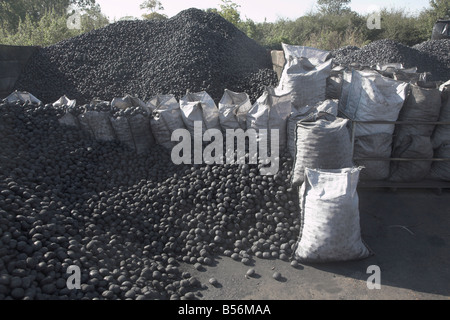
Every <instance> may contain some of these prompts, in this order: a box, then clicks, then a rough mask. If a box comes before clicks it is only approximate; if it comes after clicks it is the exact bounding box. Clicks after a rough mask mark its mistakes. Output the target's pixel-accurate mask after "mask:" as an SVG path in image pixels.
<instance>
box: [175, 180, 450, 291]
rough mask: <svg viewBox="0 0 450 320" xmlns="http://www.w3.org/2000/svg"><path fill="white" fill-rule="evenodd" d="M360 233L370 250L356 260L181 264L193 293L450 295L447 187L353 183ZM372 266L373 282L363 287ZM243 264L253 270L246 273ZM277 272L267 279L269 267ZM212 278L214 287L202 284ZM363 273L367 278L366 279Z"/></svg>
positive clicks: (449, 192)
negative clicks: (195, 281)
mask: <svg viewBox="0 0 450 320" xmlns="http://www.w3.org/2000/svg"><path fill="white" fill-rule="evenodd" d="M358 193H359V196H360V216H361V232H362V238H363V240H364V241H365V243H366V244H367V246H368V247H369V248H370V250H371V251H372V252H373V255H372V256H370V257H369V258H366V259H364V260H360V261H351V262H340V263H326V264H300V265H299V266H298V267H297V268H294V267H292V266H291V265H290V262H287V261H282V260H279V259H278V260H268V259H258V258H254V259H255V260H253V263H252V265H251V266H246V265H244V264H242V263H241V262H236V261H234V260H232V259H231V258H228V257H219V258H218V259H217V264H216V265H215V266H212V267H208V268H206V269H204V270H202V271H197V270H195V269H194V267H193V266H191V265H183V266H182V267H183V268H184V269H185V270H188V271H189V272H190V273H191V274H192V275H194V276H196V277H198V278H199V279H200V280H201V282H202V283H204V284H206V285H207V288H206V289H204V290H201V291H200V292H199V296H198V298H199V299H200V300H450V190H443V191H442V193H441V194H439V193H437V192H436V190H432V189H421V190H416V189H412V190H406V189H404V190H397V191H393V190H390V189H360V190H359V191H358ZM369 266H377V267H379V270H380V273H379V275H380V280H381V281H380V284H381V288H380V289H369V288H368V285H367V283H368V280H369V283H371V284H372V283H373V281H371V280H372V279H373V277H371V276H372V275H374V274H373V273H372V272H368V267H369ZM249 268H253V269H255V272H256V273H255V275H254V276H252V277H246V276H245V274H246V272H247V270H248V269H249ZM275 271H277V272H279V273H281V276H282V277H281V279H279V280H275V279H274V278H273V273H274V272H275ZM213 277H214V278H216V279H217V280H218V284H216V285H215V286H213V285H211V284H209V283H208V280H209V279H210V278H213ZM369 277H371V278H370V279H369Z"/></svg>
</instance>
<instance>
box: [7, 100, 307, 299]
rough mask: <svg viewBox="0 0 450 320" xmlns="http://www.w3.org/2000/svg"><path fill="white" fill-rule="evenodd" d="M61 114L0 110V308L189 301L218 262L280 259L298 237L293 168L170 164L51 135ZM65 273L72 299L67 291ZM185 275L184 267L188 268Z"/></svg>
mask: <svg viewBox="0 0 450 320" xmlns="http://www.w3.org/2000/svg"><path fill="white" fill-rule="evenodd" d="M63 111H64V110H62V109H59V108H58V107H53V106H51V105H46V106H44V105H40V106H36V105H30V104H27V103H25V104H20V103H15V104H10V103H0V300H3V299H11V298H12V299H94V298H99V299H128V298H129V299H181V298H182V299H184V298H187V299H193V298H199V293H201V290H202V289H205V284H202V283H200V282H199V280H198V279H196V278H195V277H192V276H191V275H190V274H189V272H188V271H186V269H183V266H185V265H186V264H185V263H187V264H188V265H189V264H191V265H192V267H195V268H196V269H199V270H200V269H202V268H203V269H205V268H206V272H207V269H208V267H209V266H210V265H213V264H214V261H215V258H216V257H217V255H220V254H224V255H228V256H230V257H232V258H233V259H236V260H240V261H241V262H242V263H244V264H250V263H251V261H252V257H254V256H258V257H262V258H280V259H285V260H288V258H289V257H290V256H291V254H292V245H293V244H294V243H295V241H296V239H297V236H298V231H299V217H298V213H297V208H298V202H297V196H296V193H295V191H294V190H292V189H290V188H289V187H287V186H289V182H288V181H289V179H290V177H289V176H290V169H291V168H292V161H291V159H288V158H286V157H281V159H280V171H279V173H278V174H276V175H274V176H261V175H260V173H259V169H258V166H257V165H195V166H188V165H180V166H176V165H174V164H173V163H172V161H171V159H170V154H169V153H168V152H166V151H165V150H164V149H163V148H162V147H159V146H156V145H155V146H154V147H153V149H151V150H149V152H147V153H144V154H141V155H136V153H134V152H131V151H129V149H127V148H126V147H125V146H122V145H120V144H117V143H113V142H101V143H100V142H96V141H95V140H93V139H91V138H90V136H88V135H85V134H83V133H82V131H81V130H78V129H72V128H70V127H62V126H60V124H59V122H58V118H59V117H60V116H61V115H62V114H63ZM71 265H76V266H79V267H80V269H81V289H80V290H69V289H68V288H67V287H66V280H67V279H68V277H69V274H67V273H66V272H67V269H68V267H69V266H71ZM192 267H191V268H192Z"/></svg>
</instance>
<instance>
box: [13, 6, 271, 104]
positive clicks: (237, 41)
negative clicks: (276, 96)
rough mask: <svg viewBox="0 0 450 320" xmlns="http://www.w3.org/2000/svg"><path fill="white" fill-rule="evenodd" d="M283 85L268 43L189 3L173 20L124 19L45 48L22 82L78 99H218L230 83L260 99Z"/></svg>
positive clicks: (45, 94) (49, 95) (51, 95)
mask: <svg viewBox="0 0 450 320" xmlns="http://www.w3.org/2000/svg"><path fill="white" fill-rule="evenodd" d="M277 83H278V79H277V76H276V73H275V72H274V71H273V70H272V63H271V59H270V54H269V52H268V51H267V49H265V48H263V47H262V46H260V45H259V44H257V43H256V42H255V41H254V40H252V39H250V38H248V37H247V36H246V35H245V34H244V33H243V32H241V31H240V30H239V29H237V28H236V27H235V26H234V25H233V24H231V23H230V22H228V21H227V20H225V19H223V18H222V17H221V16H219V15H218V14H215V13H207V12H204V11H202V10H199V9H188V10H185V11H182V12H180V13H179V14H178V15H176V16H175V17H173V18H171V19H168V20H162V21H161V20H147V21H142V20H139V21H119V22H116V23H113V24H110V25H108V26H106V27H104V28H101V29H98V30H94V31H92V32H89V33H86V34H83V35H80V36H78V37H75V38H71V39H68V40H64V41H62V42H59V43H57V44H55V45H52V46H49V47H45V48H40V49H39V50H38V52H37V53H36V54H35V55H34V56H32V57H31V59H30V61H29V63H28V65H27V66H26V67H25V68H24V70H23V72H22V74H21V77H20V78H19V79H18V81H17V83H16V89H17V90H19V91H28V92H31V93H33V94H34V95H35V96H37V97H39V99H41V100H42V101H43V102H44V103H53V102H54V101H56V100H57V99H59V97H61V96H63V95H67V96H68V97H69V98H70V99H76V100H77V103H78V104H85V103H89V102H90V100H91V99H93V98H99V99H102V100H108V101H110V100H112V99H113V98H114V97H122V96H125V95H126V94H131V95H134V96H137V97H138V98H140V99H142V100H147V99H150V98H151V97H153V96H155V95H157V94H174V95H175V96H176V97H177V98H178V99H179V98H180V97H181V96H183V95H184V94H185V93H186V91H187V90H189V91H191V92H200V91H207V92H208V93H209V94H210V95H211V96H212V98H213V99H214V100H215V101H216V103H217V102H218V101H219V100H220V99H221V97H222V95H223V91H224V89H229V90H232V91H236V92H246V93H248V94H249V96H250V98H251V100H252V102H254V101H255V100H256V99H257V98H258V97H259V96H260V95H261V94H262V92H263V90H264V85H268V86H275V85H277Z"/></svg>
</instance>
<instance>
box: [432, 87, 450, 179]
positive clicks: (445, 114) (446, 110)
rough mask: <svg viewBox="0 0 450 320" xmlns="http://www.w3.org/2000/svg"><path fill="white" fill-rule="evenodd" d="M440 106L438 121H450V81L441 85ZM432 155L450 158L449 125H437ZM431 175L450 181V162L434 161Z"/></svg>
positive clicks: (438, 157)
mask: <svg viewBox="0 0 450 320" xmlns="http://www.w3.org/2000/svg"><path fill="white" fill-rule="evenodd" d="M441 90H442V102H443V103H442V108H441V113H440V116H439V122H450V81H448V82H446V83H445V84H443V85H442V86H441ZM432 143H433V147H434V153H435V154H434V156H435V158H437V159H449V158H450V125H438V126H436V129H435V131H434V133H433V136H432ZM431 176H432V177H433V178H434V179H439V180H445V181H450V162H449V161H445V160H444V161H436V162H433V164H432V167H431Z"/></svg>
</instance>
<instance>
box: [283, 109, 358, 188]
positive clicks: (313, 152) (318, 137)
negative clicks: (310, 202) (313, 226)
mask: <svg viewBox="0 0 450 320" xmlns="http://www.w3.org/2000/svg"><path fill="white" fill-rule="evenodd" d="M349 123H350V121H349V120H347V119H342V118H338V117H335V116H334V115H332V114H329V113H325V112H319V113H311V114H310V116H308V117H306V118H305V119H302V120H300V121H299V122H298V123H297V128H296V135H295V143H296V152H295V157H294V166H293V171H292V181H291V182H292V185H293V186H299V185H301V184H302V183H303V182H304V179H305V169H306V168H310V169H342V168H349V167H352V166H353V159H352V152H351V149H352V143H351V139H350V133H349V128H348V126H349Z"/></svg>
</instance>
